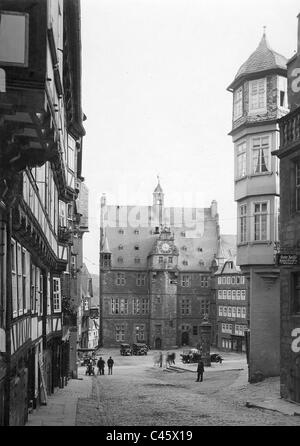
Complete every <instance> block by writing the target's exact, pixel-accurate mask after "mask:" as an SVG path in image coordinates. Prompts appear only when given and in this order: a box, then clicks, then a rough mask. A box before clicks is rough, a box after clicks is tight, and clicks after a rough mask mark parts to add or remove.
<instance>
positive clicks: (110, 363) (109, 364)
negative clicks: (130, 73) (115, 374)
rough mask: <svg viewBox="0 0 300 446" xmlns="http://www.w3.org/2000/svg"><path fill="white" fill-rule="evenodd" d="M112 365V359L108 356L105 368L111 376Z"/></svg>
mask: <svg viewBox="0 0 300 446" xmlns="http://www.w3.org/2000/svg"><path fill="white" fill-rule="evenodd" d="M113 365H114V360H113V359H112V357H111V356H110V357H109V358H108V360H107V366H108V374H109V375H112V369H113Z"/></svg>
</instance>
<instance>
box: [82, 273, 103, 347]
mask: <svg viewBox="0 0 300 446" xmlns="http://www.w3.org/2000/svg"><path fill="white" fill-rule="evenodd" d="M93 297H94V294H93V280H92V277H91V275H90V273H89V271H88V269H87V267H86V265H85V264H84V265H83V269H82V280H81V306H80V314H79V316H80V324H79V341H80V348H81V349H96V348H97V347H98V345H99V306H94V305H93Z"/></svg>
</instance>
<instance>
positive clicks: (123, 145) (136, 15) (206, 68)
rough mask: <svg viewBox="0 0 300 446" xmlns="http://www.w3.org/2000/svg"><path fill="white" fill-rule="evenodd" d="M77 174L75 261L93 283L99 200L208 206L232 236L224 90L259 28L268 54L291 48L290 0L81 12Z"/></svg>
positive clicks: (194, 1) (133, 0)
mask: <svg viewBox="0 0 300 446" xmlns="http://www.w3.org/2000/svg"><path fill="white" fill-rule="evenodd" d="M81 9H82V57H83V110H84V113H85V114H86V115H87V118H88V119H87V121H86V122H85V128H86V131H87V135H86V137H85V138H84V150H83V170H82V174H83V176H84V177H85V179H86V185H87V187H88V188H89V192H90V198H89V227H90V232H89V233H88V234H86V235H85V236H84V257H85V258H84V261H85V263H86V265H87V267H88V269H89V271H90V272H91V273H98V259H99V221H100V217H99V215H100V197H101V195H102V193H106V195H107V201H108V204H145V205H147V204H151V203H152V192H153V190H154V188H155V186H156V183H157V178H156V176H157V175H158V174H159V175H160V178H161V185H162V187H163V189H164V192H165V204H166V205H167V206H198V207H206V206H207V207H208V206H210V203H211V201H212V200H213V199H215V200H217V202H218V211H219V216H220V226H221V232H222V233H223V234H226V233H227V234H230V233H231V234H234V233H236V205H235V203H234V198H233V196H234V195H233V194H234V184H233V145H232V142H231V137H230V136H228V132H229V131H230V130H231V112H232V94H231V93H229V92H228V91H227V90H226V88H227V87H228V85H229V84H230V83H231V81H232V80H233V79H234V76H235V75H236V73H237V71H238V69H239V67H240V66H241V64H242V63H243V62H245V60H246V59H247V58H248V57H249V56H250V54H251V53H252V52H253V51H254V50H255V49H256V47H257V46H258V43H259V41H260V39H261V37H262V33H263V26H264V25H265V26H267V30H266V33H267V38H268V40H269V43H270V45H271V47H272V48H273V49H274V50H275V51H277V52H279V53H281V54H283V55H284V56H286V57H288V58H289V57H291V56H292V55H293V54H294V51H295V50H296V48H297V15H298V13H299V12H300V3H299V1H298V0H243V1H241V0H226V1H225V0H81Z"/></svg>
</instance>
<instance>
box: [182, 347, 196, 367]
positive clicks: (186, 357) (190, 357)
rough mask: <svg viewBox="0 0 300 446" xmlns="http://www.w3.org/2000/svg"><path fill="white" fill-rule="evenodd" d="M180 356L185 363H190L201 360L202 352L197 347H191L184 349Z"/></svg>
mask: <svg viewBox="0 0 300 446" xmlns="http://www.w3.org/2000/svg"><path fill="white" fill-rule="evenodd" d="M180 356H181V360H182V362H183V363H184V364H190V363H193V362H198V361H199V359H200V358H201V352H200V350H198V349H197V348H190V349H188V350H183V353H182V354H181V355H180Z"/></svg>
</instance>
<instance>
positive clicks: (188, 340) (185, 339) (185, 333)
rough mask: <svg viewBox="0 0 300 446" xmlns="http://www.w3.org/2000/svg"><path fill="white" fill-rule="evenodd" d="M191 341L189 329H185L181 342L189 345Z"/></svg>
mask: <svg viewBox="0 0 300 446" xmlns="http://www.w3.org/2000/svg"><path fill="white" fill-rule="evenodd" d="M189 343H190V337H189V334H188V332H187V331H184V332H183V333H182V335H181V344H182V345H183V346H184V345H189Z"/></svg>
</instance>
